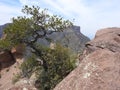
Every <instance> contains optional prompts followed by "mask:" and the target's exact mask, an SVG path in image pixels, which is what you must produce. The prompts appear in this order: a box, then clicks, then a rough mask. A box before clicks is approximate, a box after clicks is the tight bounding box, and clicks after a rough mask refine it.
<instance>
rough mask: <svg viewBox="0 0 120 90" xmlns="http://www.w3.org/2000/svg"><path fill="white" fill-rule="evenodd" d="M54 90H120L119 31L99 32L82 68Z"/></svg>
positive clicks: (90, 43) (76, 70) (81, 63)
mask: <svg viewBox="0 0 120 90" xmlns="http://www.w3.org/2000/svg"><path fill="white" fill-rule="evenodd" d="M54 90H120V28H107V29H103V30H100V31H98V32H97V34H96V36H95V39H94V40H92V41H90V42H88V43H87V44H86V50H85V51H84V58H83V60H82V61H81V62H80V64H79V66H78V67H77V68H76V69H75V70H73V71H72V72H71V73H70V74H69V75H68V76H67V77H66V78H65V79H64V80H63V81H62V82H60V83H59V84H58V85H57V86H56V87H55V89H54Z"/></svg>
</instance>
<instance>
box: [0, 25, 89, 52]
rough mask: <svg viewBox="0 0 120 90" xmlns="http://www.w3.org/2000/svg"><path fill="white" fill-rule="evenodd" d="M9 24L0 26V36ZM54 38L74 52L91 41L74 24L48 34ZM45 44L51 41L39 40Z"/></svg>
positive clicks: (54, 41)
mask: <svg viewBox="0 0 120 90" xmlns="http://www.w3.org/2000/svg"><path fill="white" fill-rule="evenodd" d="M7 25H8V24H4V25H1V26H0V37H2V34H3V29H4V28H5V27H6V26H7ZM48 37H49V38H51V40H53V43H56V42H57V43H60V44H62V45H63V46H66V47H69V48H70V49H72V50H73V51H74V52H81V51H83V49H84V47H85V43H86V42H88V41H90V39H89V38H88V37H86V36H85V35H83V34H82V33H81V31H80V26H72V27H70V28H67V29H65V30H63V32H55V33H53V34H51V35H49V36H48ZM39 42H40V43H41V44H43V45H46V46H49V45H50V42H48V41H46V40H45V38H43V39H41V40H39Z"/></svg>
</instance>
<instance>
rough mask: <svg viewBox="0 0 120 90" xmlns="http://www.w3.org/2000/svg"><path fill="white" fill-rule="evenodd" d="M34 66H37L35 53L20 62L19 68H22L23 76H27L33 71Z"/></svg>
mask: <svg viewBox="0 0 120 90" xmlns="http://www.w3.org/2000/svg"><path fill="white" fill-rule="evenodd" d="M36 66H38V62H37V61H36V57H35V55H32V56H31V57H29V58H28V59H27V60H26V61H24V63H22V64H21V67H20V69H21V70H22V75H23V77H27V78H29V77H30V76H31V75H32V73H33V72H34V71H35V68H36Z"/></svg>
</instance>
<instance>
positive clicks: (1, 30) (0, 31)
mask: <svg viewBox="0 0 120 90" xmlns="http://www.w3.org/2000/svg"><path fill="white" fill-rule="evenodd" d="M7 25H8V23H6V24H4V25H0V38H1V37H2V34H3V30H4V28H5V27H6V26H7Z"/></svg>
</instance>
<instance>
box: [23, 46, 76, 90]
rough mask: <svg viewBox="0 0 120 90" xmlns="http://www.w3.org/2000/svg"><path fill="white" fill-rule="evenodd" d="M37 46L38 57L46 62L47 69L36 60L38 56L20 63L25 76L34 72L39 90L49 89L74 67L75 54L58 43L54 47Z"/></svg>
mask: <svg viewBox="0 0 120 90" xmlns="http://www.w3.org/2000/svg"><path fill="white" fill-rule="evenodd" d="M38 48H39V50H41V51H42V56H40V57H39V58H42V59H44V60H45V61H46V62H47V71H46V70H45V69H44V67H42V64H41V65H40V64H39V63H38V61H36V58H38V57H36V56H34V55H33V57H30V58H29V59H28V60H26V61H25V62H24V63H23V64H22V72H23V74H24V75H25V76H27V77H28V76H29V75H31V74H32V73H33V72H36V77H37V81H36V84H35V86H36V87H37V88H39V89H40V90H51V89H53V88H54V87H55V86H56V85H57V84H58V83H59V82H60V81H61V80H62V79H63V78H64V77H66V76H67V75H68V74H69V73H70V72H71V71H72V70H73V69H74V68H75V55H73V54H72V53H71V52H70V50H69V49H68V48H65V47H63V46H61V45H59V44H57V45H56V47H55V48H54V49H50V48H47V47H43V46H39V47H38ZM71 56H72V57H71ZM73 57H74V58H73ZM26 74H29V75H26Z"/></svg>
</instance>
